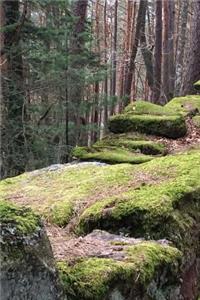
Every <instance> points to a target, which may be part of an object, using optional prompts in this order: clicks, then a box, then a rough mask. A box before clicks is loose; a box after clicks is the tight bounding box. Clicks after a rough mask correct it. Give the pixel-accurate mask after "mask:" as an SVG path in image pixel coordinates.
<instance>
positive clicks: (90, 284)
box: [58, 242, 181, 300]
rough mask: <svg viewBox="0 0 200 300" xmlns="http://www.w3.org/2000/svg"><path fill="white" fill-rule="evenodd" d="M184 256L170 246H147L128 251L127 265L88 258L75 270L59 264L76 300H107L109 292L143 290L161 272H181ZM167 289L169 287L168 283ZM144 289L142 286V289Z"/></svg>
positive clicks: (61, 274)
mask: <svg viewBox="0 0 200 300" xmlns="http://www.w3.org/2000/svg"><path fill="white" fill-rule="evenodd" d="M180 258H181V253H180V252H179V251H178V250H177V249H175V248H172V247H170V246H163V245H160V244H158V243H155V242H143V243H141V244H139V245H135V246H129V247H127V249H126V258H125V260H124V261H116V260H113V259H109V258H86V259H83V260H81V261H79V262H77V263H75V265H74V266H69V265H68V264H67V263H64V262H59V263H58V270H59V274H60V279H61V282H62V285H63V287H64V289H65V290H66V292H67V293H68V294H70V296H71V297H72V299H83V300H84V299H95V300H98V299H99V300H100V299H105V297H106V296H108V292H109V290H111V289H112V288H113V287H115V286H117V288H118V289H120V288H121V289H122V291H123V290H125V289H127V286H128V289H129V292H130V291H131V290H132V289H136V288H137V287H138V286H139V285H142V287H143V289H144V288H145V287H147V285H148V284H149V283H150V282H151V280H153V279H154V278H156V273H157V272H158V270H159V269H161V270H162V271H163V270H164V268H167V269H168V272H169V269H171V275H172V274H173V273H176V272H177V269H178V264H179V260H180ZM165 284H166V285H167V283H166V282H165ZM140 288H141V286H140Z"/></svg>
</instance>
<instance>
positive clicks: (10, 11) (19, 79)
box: [1, 0, 26, 177]
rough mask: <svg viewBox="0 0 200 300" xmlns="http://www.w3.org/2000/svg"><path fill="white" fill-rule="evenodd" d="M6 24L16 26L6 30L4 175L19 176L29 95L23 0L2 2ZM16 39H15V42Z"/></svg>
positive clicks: (22, 168) (22, 159)
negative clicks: (19, 31) (23, 49)
mask: <svg viewBox="0 0 200 300" xmlns="http://www.w3.org/2000/svg"><path fill="white" fill-rule="evenodd" d="M2 9H3V12H4V21H5V22H4V25H5V26H9V27H10V28H11V27H12V29H5V31H4V37H3V39H4V54H3V57H4V59H5V60H6V68H5V69H4V70H3V71H2V74H1V75H2V93H3V106H4V108H5V113H6V121H5V124H4V126H3V128H2V133H1V134H2V144H3V151H2V152H3V153H2V154H3V155H2V159H3V171H2V173H3V174H1V176H2V177H7V176H15V175H17V174H20V173H22V172H24V170H25V166H26V149H25V132H24V121H25V120H24V117H25V102H24V101H25V99H24V89H23V79H24V78H23V61H22V54H21V46H20V34H18V36H17V39H16V30H17V28H19V21H20V12H19V1H12V0H11V1H8V0H4V1H3V2H2ZM13 41H15V42H13Z"/></svg>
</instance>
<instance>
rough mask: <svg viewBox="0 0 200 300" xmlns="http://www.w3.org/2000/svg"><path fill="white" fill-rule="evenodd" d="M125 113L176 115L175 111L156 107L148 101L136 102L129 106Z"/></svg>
mask: <svg viewBox="0 0 200 300" xmlns="http://www.w3.org/2000/svg"><path fill="white" fill-rule="evenodd" d="M124 113H125V114H126V113H128V114H133V115H143V114H147V115H158V116H164V115H174V112H173V110H171V109H168V108H165V107H164V106H160V105H156V104H153V103H151V102H147V101H135V102H133V103H131V104H129V105H128V106H127V107H126V108H125V109H124Z"/></svg>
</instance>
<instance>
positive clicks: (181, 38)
mask: <svg viewBox="0 0 200 300" xmlns="http://www.w3.org/2000/svg"><path fill="white" fill-rule="evenodd" d="M188 8H189V1H188V0H182V2H181V8H180V9H181V12H180V21H179V20H178V21H179V26H178V29H177V36H178V37H177V49H176V52H177V55H176V59H175V60H176V78H175V95H176V96H178V95H180V91H181V83H182V79H183V61H184V55H185V44H186V31H187V20H188Z"/></svg>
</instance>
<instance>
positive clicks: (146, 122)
mask: <svg viewBox="0 0 200 300" xmlns="http://www.w3.org/2000/svg"><path fill="white" fill-rule="evenodd" d="M109 129H110V131H111V132H113V133H123V132H129V131H138V132H141V133H145V134H153V135H158V136H164V137H168V138H174V139H175V138H178V137H182V136H184V135H185V134H186V132H187V129H186V124H185V120H184V118H183V117H181V116H178V115H177V116H153V115H132V114H129V113H127V114H120V115H116V116H114V117H111V118H110V120H109Z"/></svg>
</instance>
